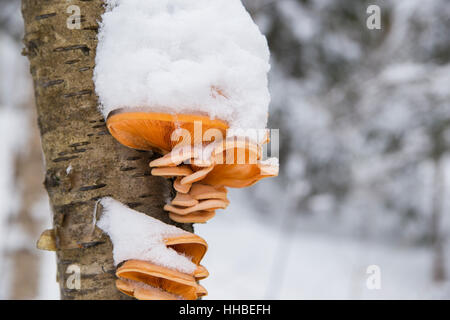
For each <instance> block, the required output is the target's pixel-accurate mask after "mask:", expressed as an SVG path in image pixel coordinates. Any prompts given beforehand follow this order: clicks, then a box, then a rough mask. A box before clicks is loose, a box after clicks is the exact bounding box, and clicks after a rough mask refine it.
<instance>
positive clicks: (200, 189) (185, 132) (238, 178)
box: [107, 109, 278, 223]
mask: <svg viewBox="0 0 450 320" xmlns="http://www.w3.org/2000/svg"><path fill="white" fill-rule="evenodd" d="M107 126H108V129H109V131H110V132H111V134H112V135H113V136H114V137H115V138H116V139H117V140H118V141H119V142H121V143H122V144H124V145H126V146H128V147H131V148H136V149H141V150H154V151H157V152H160V153H161V154H163V156H162V157H161V158H159V159H156V160H154V161H152V162H151V163H150V167H151V168H152V171H151V173H152V175H154V176H160V177H165V178H174V179H175V180H174V183H173V186H174V189H175V190H176V191H177V195H176V197H175V198H174V199H173V200H172V202H171V203H170V204H167V205H166V206H165V207H164V210H166V211H168V212H169V216H170V218H171V219H172V220H174V221H176V222H180V223H205V222H207V221H208V220H210V219H211V218H213V217H214V216H215V211H216V210H218V209H225V208H226V207H227V206H228V205H229V201H228V199H227V189H226V188H227V187H230V188H244V187H248V186H251V185H253V184H255V183H256V182H258V181H259V180H261V179H263V178H266V177H273V176H277V175H278V164H277V163H272V162H267V161H262V160H261V158H262V146H263V144H265V143H267V142H268V138H266V139H263V141H262V142H260V143H257V142H254V141H252V140H250V139H249V138H248V137H238V136H231V137H227V136H226V129H227V128H228V125H227V124H226V123H225V122H224V121H221V120H211V119H210V118H208V117H205V116H197V115H172V114H161V113H151V112H139V111H130V110H123V109H122V110H119V111H116V112H114V113H113V114H111V115H110V116H109V117H108V119H107ZM203 133H205V134H203ZM180 138H181V139H180Z"/></svg>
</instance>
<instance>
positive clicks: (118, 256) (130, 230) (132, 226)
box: [97, 198, 209, 300]
mask: <svg viewBox="0 0 450 320" xmlns="http://www.w3.org/2000/svg"><path fill="white" fill-rule="evenodd" d="M195 201H197V200H195ZM100 204H101V205H102V208H103V209H102V215H101V217H100V220H99V221H98V222H97V226H98V227H100V228H101V229H102V230H103V231H105V232H106V233H107V234H108V235H109V236H110V238H111V241H112V243H113V257H114V263H115V265H120V267H119V268H118V269H117V271H116V275H117V277H118V278H119V280H118V281H117V282H116V285H117V288H118V289H119V290H120V291H122V292H124V293H125V294H128V295H130V296H134V297H135V298H138V299H164V300H165V299H197V298H198V297H199V296H202V295H204V294H205V290H204V288H203V287H201V288H200V289H201V290H200V292H199V293H197V290H198V288H199V286H198V283H197V281H199V280H201V279H205V278H206V277H208V275H209V273H208V270H206V268H205V267H204V266H202V265H200V262H201V260H202V259H203V257H204V256H205V253H206V251H207V250H208V244H207V243H206V241H205V240H204V239H203V238H201V237H199V236H198V235H196V234H193V233H190V232H187V231H184V230H182V229H179V228H177V227H174V226H171V225H167V224H165V223H163V222H161V221H159V220H157V219H154V218H152V217H149V216H147V215H145V214H143V213H140V212H137V211H135V210H132V209H130V208H128V207H126V206H125V205H123V204H121V203H120V202H118V201H116V200H114V199H112V198H104V199H102V200H101V201H100Z"/></svg>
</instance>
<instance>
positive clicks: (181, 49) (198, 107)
mask: <svg viewBox="0 0 450 320" xmlns="http://www.w3.org/2000/svg"><path fill="white" fill-rule="evenodd" d="M106 3H107V5H108V6H107V8H108V9H107V11H106V12H105V13H104V14H103V16H102V22H101V25H100V30H99V35H98V39H99V42H98V47H97V55H96V67H95V72H94V81H95V86H96V91H97V94H98V96H99V98H100V103H101V106H100V109H101V111H102V112H103V114H104V116H105V117H106V116H107V115H108V114H109V112H111V111H112V110H115V109H118V108H127V107H130V108H142V109H143V110H148V111H152V112H168V113H177V114H207V115H209V116H210V117H211V118H218V119H221V120H224V121H227V122H228V123H229V125H230V128H252V129H259V128H265V127H266V124H267V116H268V105H269V102H270V94H269V90H268V79H267V73H268V71H269V69H270V65H269V55H270V53H269V49H268V45H267V41H266V38H265V37H264V36H263V35H262V34H261V32H260V31H259V29H258V27H257V26H256V25H255V23H254V22H253V20H252V18H251V17H250V15H249V14H248V12H247V11H246V9H245V8H244V6H243V5H242V3H241V0H196V1H189V0H158V1H147V0H127V1H121V0H107V1H106Z"/></svg>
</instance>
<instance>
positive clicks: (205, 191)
mask: <svg viewBox="0 0 450 320" xmlns="http://www.w3.org/2000/svg"><path fill="white" fill-rule="evenodd" d="M227 193H228V191H227V189H226V188H224V187H219V188H215V187H213V186H209V185H206V184H201V183H195V184H193V185H192V187H191V189H190V191H189V195H190V196H191V197H192V198H193V199H195V200H207V199H222V200H226V199H227Z"/></svg>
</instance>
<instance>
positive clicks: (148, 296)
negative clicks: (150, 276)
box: [116, 279, 206, 300]
mask: <svg viewBox="0 0 450 320" xmlns="http://www.w3.org/2000/svg"><path fill="white" fill-rule="evenodd" d="M116 287H117V289H118V290H119V291H120V292H122V293H125V294H126V295H128V296H130V297H134V298H136V299H138V300H179V299H180V298H179V297H177V296H176V295H173V294H170V293H168V292H165V291H162V290H160V289H156V288H153V287H150V286H145V287H144V286H143V285H141V284H139V283H138V282H135V281H130V280H124V279H117V280H116ZM205 290H206V289H205ZM197 292H198V293H197V294H198V295H199V296H201V295H202V294H203V293H204V291H203V290H199V289H198V288H197Z"/></svg>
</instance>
